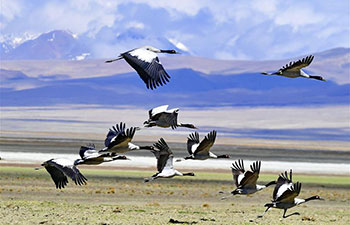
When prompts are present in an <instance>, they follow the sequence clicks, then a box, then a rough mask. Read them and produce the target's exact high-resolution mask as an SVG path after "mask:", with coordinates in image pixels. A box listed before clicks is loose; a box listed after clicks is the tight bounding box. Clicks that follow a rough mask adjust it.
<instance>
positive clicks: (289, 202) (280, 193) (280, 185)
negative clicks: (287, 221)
mask: <svg viewBox="0 0 350 225" xmlns="http://www.w3.org/2000/svg"><path fill="white" fill-rule="evenodd" d="M289 174H290V175H289V177H288V173H287V171H285V172H284V174H283V173H282V174H281V175H279V177H278V180H277V184H276V186H275V189H274V190H273V196H272V197H273V200H272V202H271V203H267V204H265V207H267V208H266V210H265V212H264V213H263V214H262V215H261V216H258V217H259V218H261V217H263V216H264V215H265V213H266V212H267V211H268V210H269V209H270V208H277V209H283V210H284V212H283V218H287V217H289V216H292V215H300V213H298V212H294V213H292V214H289V215H288V216H286V212H287V210H288V209H289V208H292V207H294V206H296V205H300V204H303V203H305V202H308V201H311V200H323V199H322V198H321V197H320V196H318V195H315V196H312V197H310V198H306V199H301V198H296V197H297V196H298V195H299V193H300V190H301V183H299V182H296V183H293V181H292V170H290V173H289Z"/></svg>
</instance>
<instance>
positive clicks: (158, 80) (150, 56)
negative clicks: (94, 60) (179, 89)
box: [106, 46, 179, 90]
mask: <svg viewBox="0 0 350 225" xmlns="http://www.w3.org/2000/svg"><path fill="white" fill-rule="evenodd" d="M157 53H168V54H179V52H177V51H175V50H161V49H157V48H154V47H152V46H143V47H140V48H135V49H132V50H130V51H127V52H124V53H121V54H120V55H119V57H118V58H116V59H112V60H107V61H106V63H110V62H113V61H116V60H119V59H125V61H126V62H127V63H129V65H130V66H131V67H132V68H134V69H135V70H136V72H137V73H138V74H139V76H140V77H141V79H142V80H143V82H145V84H146V86H147V88H151V89H152V90H153V89H155V88H157V87H158V86H160V85H161V86H163V85H164V84H166V83H167V82H169V78H170V76H169V75H168V73H167V72H166V71H165V69H164V67H163V66H162V64H161V62H160V61H159V58H158V55H157Z"/></svg>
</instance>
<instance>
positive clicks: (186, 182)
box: [0, 167, 350, 224]
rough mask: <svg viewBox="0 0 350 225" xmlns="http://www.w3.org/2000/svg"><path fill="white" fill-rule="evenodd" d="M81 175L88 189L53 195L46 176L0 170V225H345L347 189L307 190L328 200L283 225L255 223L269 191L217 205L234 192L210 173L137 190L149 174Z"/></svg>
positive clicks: (268, 220) (274, 213) (277, 220)
mask: <svg viewBox="0 0 350 225" xmlns="http://www.w3.org/2000/svg"><path fill="white" fill-rule="evenodd" d="M83 172H84V174H85V175H86V176H87V177H88V179H89V183H88V184H87V185H86V186H81V187H80V186H75V185H74V184H73V183H72V182H70V183H69V184H68V187H67V188H65V189H63V190H56V189H55V187H54V184H53V182H52V180H51V179H50V177H49V174H47V173H46V171H45V170H41V171H34V170H33V169H32V168H12V169H11V168H10V167H8V168H4V167H0V187H1V191H0V196H1V200H2V201H1V202H0V218H1V220H0V224H168V223H169V221H171V220H172V222H173V223H176V222H184V223H185V224H252V223H258V224H305V222H307V223H308V224H347V223H348V220H349V214H348V212H349V211H348V210H349V208H348V207H349V203H350V192H349V190H350V186H349V185H348V184H345V185H340V186H339V185H336V186H335V187H334V188H335V189H334V188H333V187H332V185H328V186H324V185H319V186H317V185H315V184H312V185H308V184H307V183H306V184H305V185H303V189H302V193H301V196H300V197H308V196H311V195H314V194H319V195H321V196H322V197H323V198H325V199H326V201H314V202H309V203H308V204H305V205H301V206H299V207H295V208H294V209H292V210H290V212H296V211H298V212H300V214H301V215H300V216H293V217H290V218H288V219H281V216H282V211H280V210H270V211H269V212H268V213H267V214H266V216H265V217H264V218H263V219H256V217H257V215H259V214H261V213H262V212H263V211H264V207H263V205H264V203H266V202H268V201H269V200H270V198H271V197H270V195H271V192H272V189H271V188H269V189H267V190H264V191H262V192H260V193H258V194H255V195H252V196H250V197H247V196H235V197H232V198H229V199H227V200H225V201H221V200H220V197H221V195H220V194H218V191H220V190H224V191H229V190H231V189H232V188H233V187H232V184H231V181H230V180H229V179H227V180H225V179H217V180H214V181H211V179H210V178H211V177H212V176H213V174H211V175H206V174H205V173H202V174H201V173H200V174H199V175H198V176H197V177H194V178H193V179H192V178H190V179H187V178H173V179H167V180H166V179H163V180H157V181H156V182H151V183H143V181H142V175H144V174H147V173H150V174H151V172H148V171H140V175H138V174H137V172H135V171H134V172H132V173H131V172H130V173H129V172H127V171H122V172H123V173H124V175H123V176H120V175H118V173H117V174H116V173H115V171H110V172H111V174H112V176H111V175H109V174H105V173H108V171H106V170H101V171H99V170H87V169H83ZM114 174H116V175H114ZM119 174H120V173H119ZM295 178H297V177H295ZM339 179H343V180H344V179H346V178H344V177H341V178H339ZM345 183H346V182H345ZM169 224H170V223H169Z"/></svg>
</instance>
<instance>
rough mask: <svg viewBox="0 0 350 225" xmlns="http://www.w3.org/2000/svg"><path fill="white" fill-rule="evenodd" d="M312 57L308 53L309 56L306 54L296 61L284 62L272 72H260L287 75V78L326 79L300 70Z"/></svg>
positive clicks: (309, 62)
mask: <svg viewBox="0 0 350 225" xmlns="http://www.w3.org/2000/svg"><path fill="white" fill-rule="evenodd" d="M313 59H314V56H313V55H310V56H307V57H305V58H303V59H300V60H298V61H296V62H295V61H294V62H290V63H289V64H286V65H285V66H283V67H282V68H281V69H279V70H278V71H277V72H274V73H268V72H262V74H264V75H279V76H283V77H289V78H296V77H305V78H312V79H316V80H322V81H326V80H325V79H323V77H321V76H313V75H309V74H307V73H306V72H305V71H303V70H302V68H304V67H307V66H308V65H310V64H311V62H312V60H313Z"/></svg>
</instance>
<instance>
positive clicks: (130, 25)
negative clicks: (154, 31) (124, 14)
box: [126, 21, 145, 29]
mask: <svg viewBox="0 0 350 225" xmlns="http://www.w3.org/2000/svg"><path fill="white" fill-rule="evenodd" d="M126 28H136V29H143V28H145V24H143V23H141V22H137V21H130V22H129V23H127V24H126Z"/></svg>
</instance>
